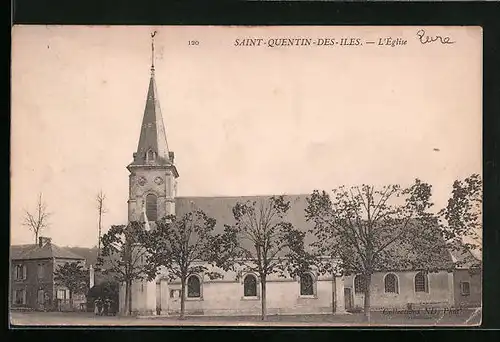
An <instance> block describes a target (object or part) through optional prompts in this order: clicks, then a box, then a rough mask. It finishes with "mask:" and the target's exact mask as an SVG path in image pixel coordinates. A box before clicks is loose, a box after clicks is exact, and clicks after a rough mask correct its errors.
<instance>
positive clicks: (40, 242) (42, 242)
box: [38, 236, 52, 247]
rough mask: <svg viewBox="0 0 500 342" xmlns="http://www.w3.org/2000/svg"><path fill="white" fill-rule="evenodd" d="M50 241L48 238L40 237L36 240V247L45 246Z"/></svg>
mask: <svg viewBox="0 0 500 342" xmlns="http://www.w3.org/2000/svg"><path fill="white" fill-rule="evenodd" d="M51 240H52V239H51V238H49V237H45V236H40V237H39V238H38V247H43V246H45V245H46V244H48V243H50V241H51Z"/></svg>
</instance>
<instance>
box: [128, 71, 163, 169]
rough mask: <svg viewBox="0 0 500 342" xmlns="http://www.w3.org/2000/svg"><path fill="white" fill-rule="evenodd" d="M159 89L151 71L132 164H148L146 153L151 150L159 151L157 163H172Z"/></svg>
mask: <svg viewBox="0 0 500 342" xmlns="http://www.w3.org/2000/svg"><path fill="white" fill-rule="evenodd" d="M157 94H158V91H157V90H156V81H155V77H154V71H152V73H151V78H150V80H149V88H148V95H147V99H146V107H145V109H144V116H143V119H142V126H141V134H140V137H139V144H138V146H137V153H135V154H134V160H133V161H132V163H131V164H130V165H131V166H133V165H146V164H147V160H146V154H147V152H148V151H149V150H152V151H154V152H155V153H157V155H158V158H157V159H156V162H155V163H154V164H155V165H170V164H171V160H170V156H169V149H168V144H167V135H166V132H165V125H164V123H163V117H162V114H161V108H160V102H159V99H158V95H157Z"/></svg>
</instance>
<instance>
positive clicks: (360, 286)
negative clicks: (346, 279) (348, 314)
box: [354, 274, 365, 293]
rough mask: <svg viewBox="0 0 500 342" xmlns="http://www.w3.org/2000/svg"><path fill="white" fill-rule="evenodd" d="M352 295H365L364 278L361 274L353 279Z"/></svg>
mask: <svg viewBox="0 0 500 342" xmlns="http://www.w3.org/2000/svg"><path fill="white" fill-rule="evenodd" d="M354 293H365V278H364V277H363V275H361V274H358V275H357V276H355V277H354Z"/></svg>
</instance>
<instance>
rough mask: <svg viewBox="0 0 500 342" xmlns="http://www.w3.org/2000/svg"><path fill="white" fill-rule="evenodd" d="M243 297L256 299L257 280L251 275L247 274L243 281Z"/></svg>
mask: <svg viewBox="0 0 500 342" xmlns="http://www.w3.org/2000/svg"><path fill="white" fill-rule="evenodd" d="M243 296H245V297H257V278H256V277H255V276H254V275H253V274H247V275H246V276H245V279H243Z"/></svg>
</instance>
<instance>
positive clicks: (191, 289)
mask: <svg viewBox="0 0 500 342" xmlns="http://www.w3.org/2000/svg"><path fill="white" fill-rule="evenodd" d="M200 290H201V284H200V278H198V277H197V276H196V275H192V276H189V278H188V280H187V296H188V298H199V297H201V291H200Z"/></svg>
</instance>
